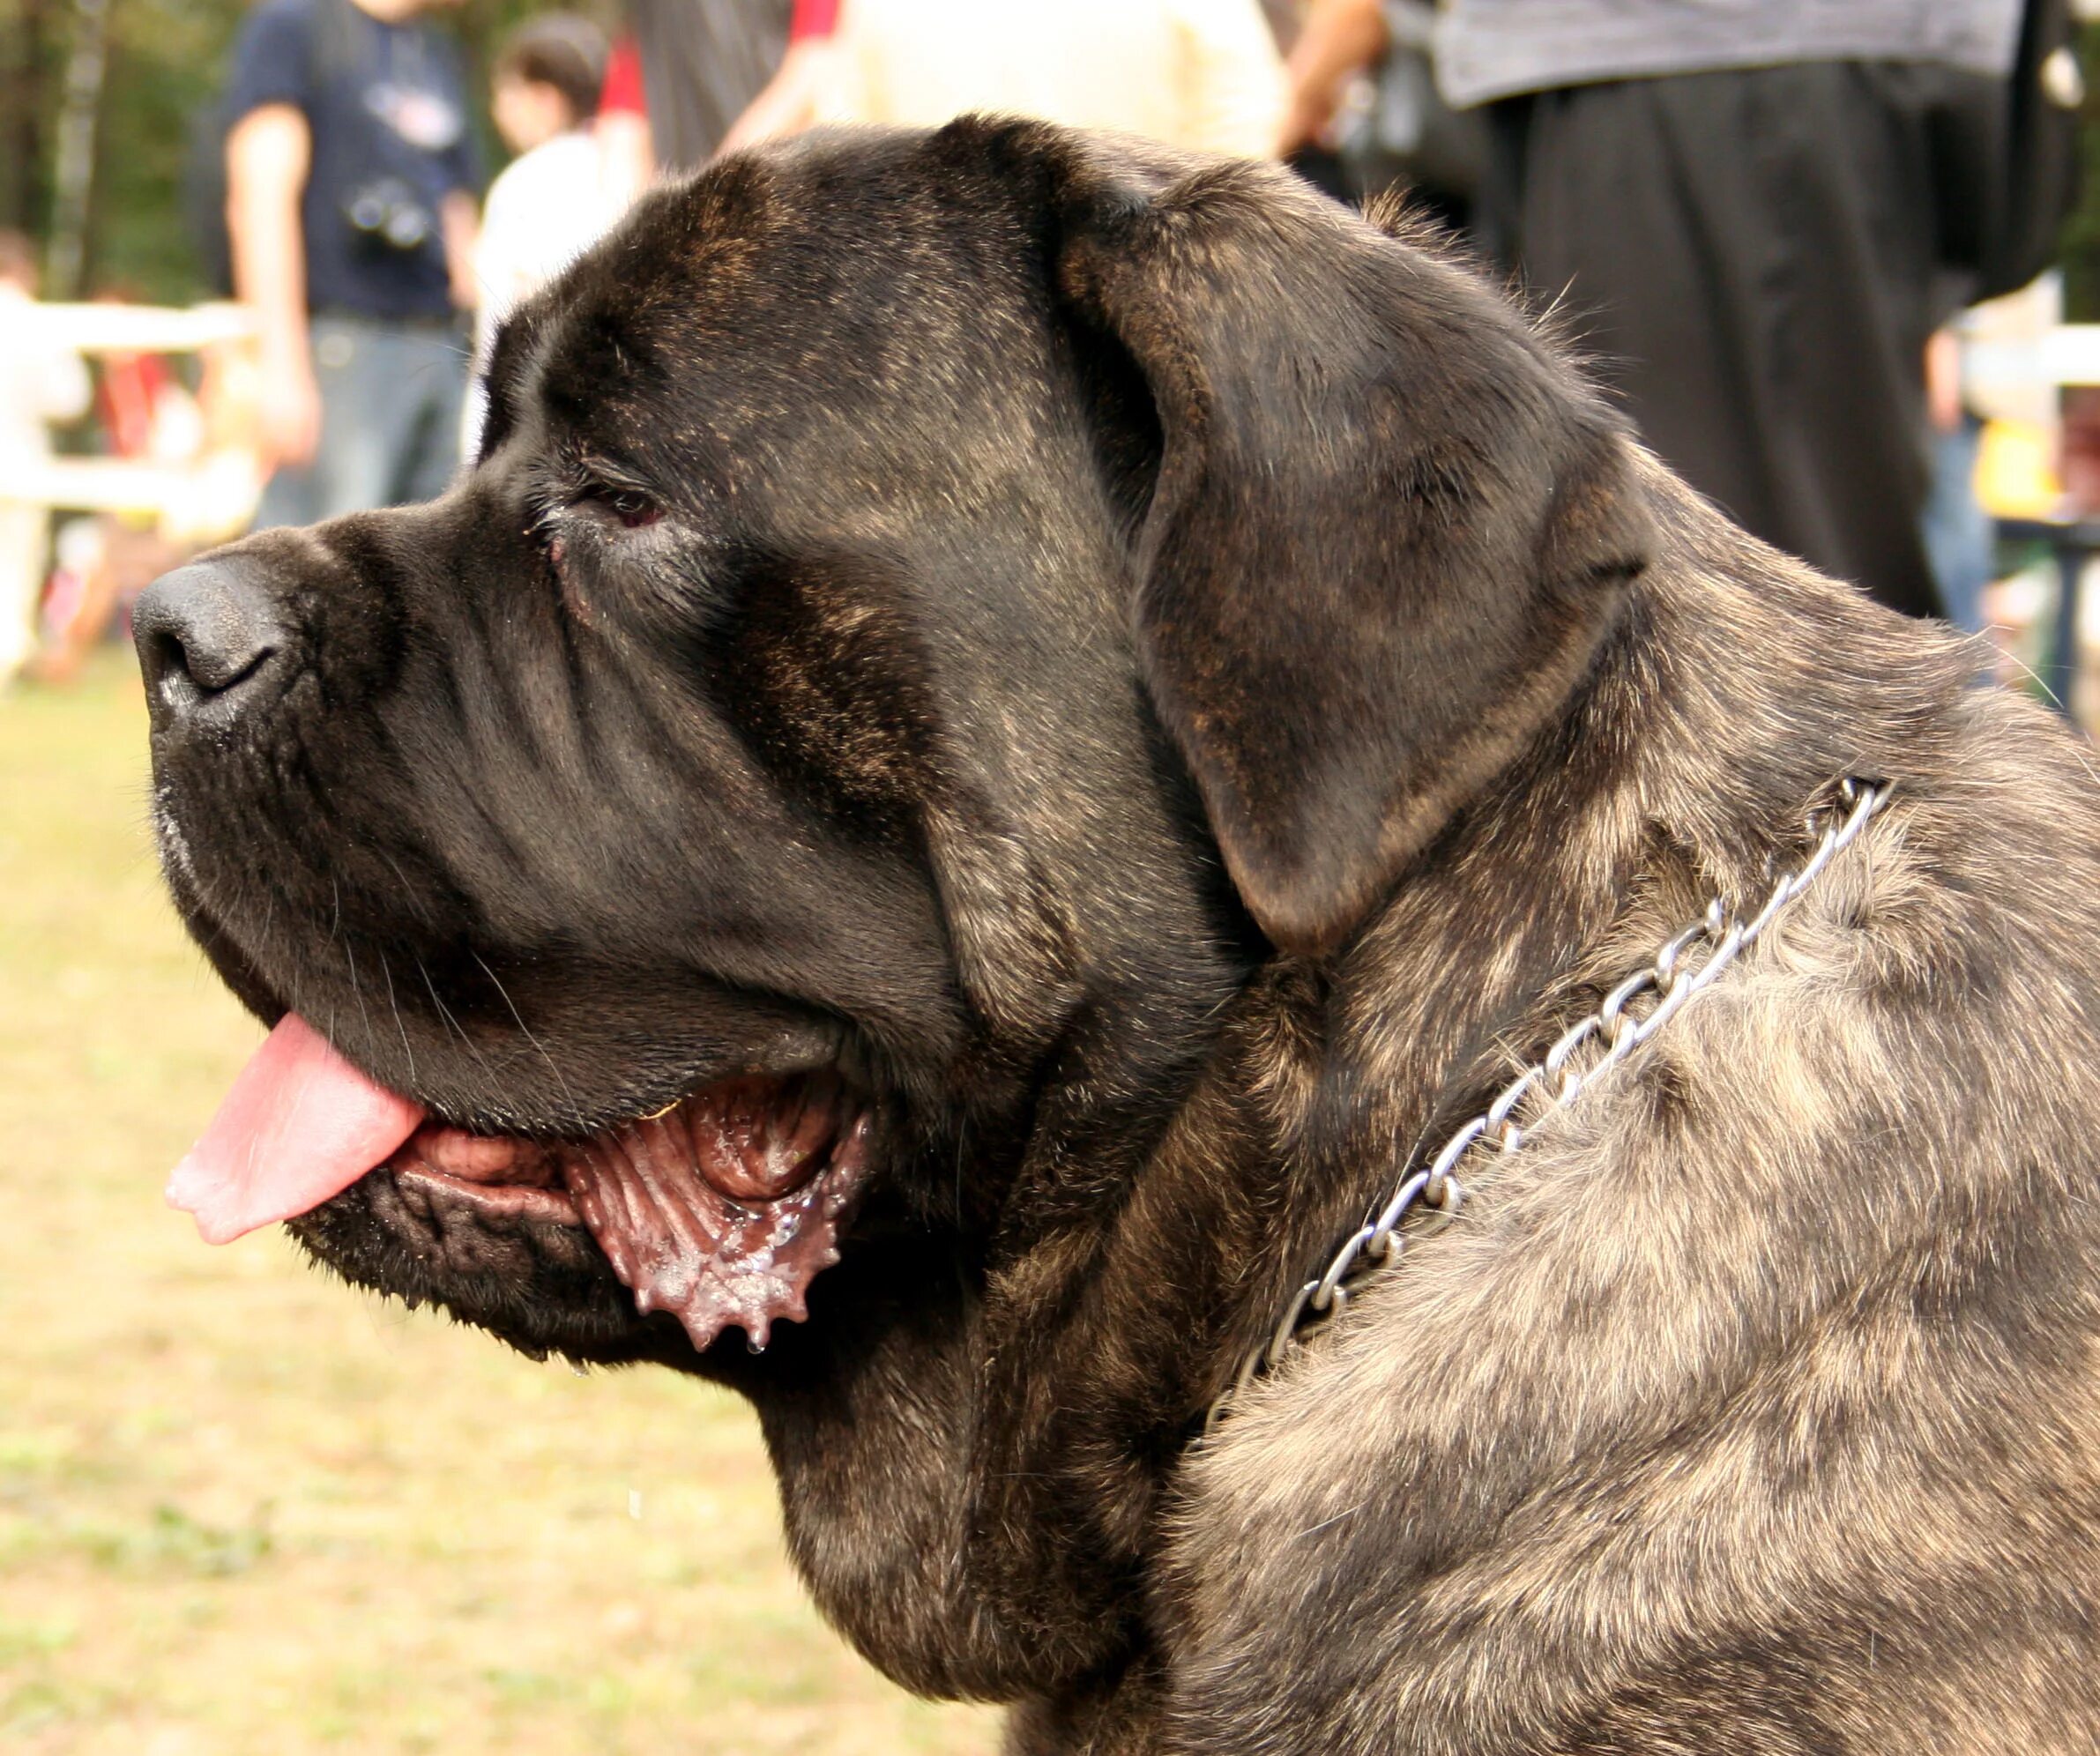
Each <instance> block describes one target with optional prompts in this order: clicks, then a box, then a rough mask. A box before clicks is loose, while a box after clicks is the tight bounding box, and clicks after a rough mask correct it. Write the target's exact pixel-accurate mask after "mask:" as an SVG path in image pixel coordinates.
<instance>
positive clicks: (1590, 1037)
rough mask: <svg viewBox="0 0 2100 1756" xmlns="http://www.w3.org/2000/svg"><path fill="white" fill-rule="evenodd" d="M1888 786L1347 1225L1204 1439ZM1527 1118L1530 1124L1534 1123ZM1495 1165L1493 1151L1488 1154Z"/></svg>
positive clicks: (1699, 925)
mask: <svg viewBox="0 0 2100 1756" xmlns="http://www.w3.org/2000/svg"><path fill="white" fill-rule="evenodd" d="M1891 791H1892V788H1891V786H1890V785H1889V784H1888V782H1886V781H1868V780H1861V779H1858V778H1846V779H1844V780H1843V781H1841V782H1840V783H1839V784H1838V788H1837V796H1838V800H1839V804H1840V806H1841V807H1843V811H1844V815H1843V818H1842V820H1839V821H1835V822H1834V821H1832V817H1833V815H1835V814H1834V813H1832V812H1831V811H1829V810H1828V809H1825V808H1816V809H1812V810H1811V811H1810V812H1809V814H1808V832H1809V834H1810V835H1811V836H1813V837H1815V848H1814V851H1813V852H1812V853H1810V855H1809V856H1808V858H1807V859H1806V860H1805V861H1803V862H1802V864H1801V866H1800V867H1798V869H1797V870H1795V871H1792V872H1789V873H1785V874H1782V875H1781V876H1780V877H1779V878H1778V879H1777V880H1776V882H1774V883H1773V886H1772V889H1771V891H1770V893H1769V895H1768V896H1767V897H1765V899H1764V903H1763V905H1762V906H1761V908H1759V910H1758V911H1757V912H1756V913H1755V914H1754V915H1752V916H1750V917H1749V918H1748V919H1740V918H1739V917H1738V916H1737V914H1736V913H1735V911H1733V910H1732V909H1731V907H1730V906H1729V904H1728V903H1727V902H1726V901H1725V900H1724V899H1723V898H1722V897H1715V898H1714V900H1713V901H1712V902H1710V903H1709V904H1707V906H1706V912H1705V914H1704V915H1702V917H1701V918H1700V919H1698V920H1696V921H1694V922H1693V923H1692V925H1691V926H1687V927H1686V928H1685V929H1684V931H1683V932H1681V933H1679V934H1675V935H1674V936H1673V937H1672V938H1670V939H1668V940H1666V941H1664V943H1663V945H1662V946H1661V947H1660V948H1659V949H1657V952H1656V955H1655V960H1654V962H1653V963H1651V964H1649V966H1648V967H1647V968H1646V969H1644V970H1641V971H1636V972H1635V974H1633V975H1630V976H1628V977H1627V978H1626V979H1625V980H1624V981H1622V982H1620V984H1619V986H1617V987H1615V988H1613V989H1612V991H1611V993H1607V994H1606V995H1605V998H1604V1001H1603V1002H1602V1004H1600V1005H1599V1006H1598V1007H1597V1010H1596V1011H1595V1012H1593V1013H1591V1014H1590V1016H1588V1017H1587V1018H1584V1019H1582V1021H1581V1022H1580V1023H1576V1024H1574V1025H1571V1026H1570V1027H1569V1028H1568V1030H1567V1031H1563V1032H1562V1033H1561V1034H1560V1037H1559V1038H1557V1039H1556V1040H1555V1042H1554V1043H1553V1046H1552V1047H1551V1048H1549V1049H1548V1050H1547V1051H1546V1052H1545V1058H1544V1059H1543V1060H1539V1061H1538V1062H1537V1063H1536V1064H1535V1065H1533V1066H1530V1067H1528V1068H1525V1069H1524V1070H1523V1072H1522V1073H1520V1074H1518V1075H1516V1077H1515V1079H1513V1080H1511V1081H1510V1082H1509V1083H1508V1084H1507V1085H1505V1086H1504V1087H1503V1088H1502V1089H1501V1091H1499V1092H1498V1093H1497V1094H1496V1095H1495V1098H1494V1099H1493V1102H1492V1103H1490V1104H1489V1105H1488V1106H1487V1107H1486V1110H1484V1111H1482V1112H1481V1113H1480V1114H1478V1116H1475V1117H1474V1118H1473V1119H1472V1120H1471V1121H1469V1122H1467V1123H1466V1124H1465V1125H1464V1126H1463V1127H1461V1128H1460V1129H1459V1130H1458V1131H1457V1132H1456V1134H1454V1135H1452V1136H1451V1137H1450V1139H1448V1141H1446V1142H1444V1144H1443V1146H1442V1148H1441V1150H1439V1151H1438V1153H1437V1154H1436V1156H1435V1157H1434V1158H1433V1159H1432V1160H1431V1161H1430V1163H1429V1164H1428V1167H1427V1168H1426V1170H1420V1171H1417V1172H1413V1173H1412V1174H1411V1175H1410V1176H1409V1177H1408V1179H1407V1180H1406V1181H1405V1182H1404V1183H1402V1184H1401V1185H1400V1187H1399V1188H1398V1189H1397V1190H1396V1191H1395V1192H1394V1194H1393V1197H1392V1199H1391V1200H1390V1201H1389V1202H1387V1203H1386V1204H1385V1206H1384V1207H1383V1208H1382V1209H1380V1211H1379V1213H1378V1215H1377V1217H1375V1218H1374V1219H1373V1220H1372V1221H1371V1222H1370V1224H1367V1225H1365V1226H1363V1227H1362V1228H1361V1229H1359V1231H1355V1232H1352V1234H1351V1235H1350V1237H1349V1238H1348V1239H1347V1240H1346V1241H1345V1242H1344V1244H1343V1245H1342V1246H1341V1248H1339V1249H1338V1250H1337V1251H1336V1252H1335V1254H1334V1256H1333V1257H1332V1259H1331V1260H1330V1261H1329V1262H1328V1264H1327V1267H1326V1269H1324V1270H1323V1271H1322V1273H1321V1274H1319V1275H1317V1276H1314V1278H1313V1279H1311V1280H1308V1281H1307V1282H1306V1283H1305V1284H1304V1285H1302V1286H1300V1287H1299V1289H1298V1291H1297V1292H1296V1293H1294V1294H1293V1295H1292V1298H1291V1300H1290V1302H1289V1303H1288V1304H1287V1305H1286V1306H1285V1307H1284V1312H1283V1315H1282V1317H1281V1319H1280V1320H1279V1321H1277V1326H1276V1328H1275V1329H1274V1330H1273V1331H1271V1333H1270V1336H1269V1338H1268V1339H1267V1340H1266V1341H1264V1342H1262V1343H1257V1344H1256V1345H1255V1347H1254V1348H1252V1349H1250V1350H1248V1352H1247V1357H1246V1358H1245V1359H1244V1360H1242V1361H1241V1362H1240V1370H1239V1373H1238V1374H1237V1375H1236V1376H1235V1377H1234V1379H1233V1380H1232V1387H1231V1388H1229V1389H1227V1390H1226V1391H1225V1394H1224V1395H1221V1396H1220V1397H1218V1400H1217V1401H1216V1402H1215V1403H1211V1405H1210V1411H1209V1413H1208V1414H1207V1415H1206V1416H1205V1417H1204V1420H1203V1432H1204V1434H1205V1436H1206V1437H1208V1436H1209V1434H1210V1432H1213V1431H1214V1430H1215V1429H1216V1427H1217V1425H1218V1422H1219V1421H1220V1420H1221V1419H1222V1418H1223V1417H1225V1413H1226V1412H1227V1411H1228V1410H1230V1409H1231V1407H1232V1402H1233V1399H1234V1398H1235V1397H1237V1396H1238V1395H1240V1393H1241V1392H1242V1391H1244V1390H1245V1389H1246V1388H1247V1386H1248V1385H1249V1384H1250V1383H1252V1382H1253V1381H1254V1380H1255V1379H1256V1378H1257V1377H1259V1376H1260V1375H1261V1374H1262V1373H1264V1372H1267V1371H1270V1370H1271V1369H1273V1368H1274V1367H1275V1366H1277V1365H1280V1364H1281V1363H1282V1361H1283V1360H1284V1359H1285V1358H1286V1357H1287V1356H1288V1355H1289V1354H1290V1352H1291V1351H1292V1349H1293V1348H1295V1347H1297V1346H1298V1345H1299V1344H1300V1343H1303V1342H1304V1341H1305V1340H1306V1338H1307V1336H1313V1335H1315V1334H1317V1333H1318V1332H1319V1331H1320V1330H1322V1329H1324V1328H1326V1327H1327V1326H1328V1325H1329V1324H1330V1323H1332V1322H1333V1321H1335V1320H1336V1319H1337V1318H1338V1317H1339V1316H1340V1315H1341V1314H1342V1313H1343V1312H1344V1311H1345V1310H1346V1309H1347V1308H1348V1306H1349V1300H1350V1298H1351V1296H1352V1294H1353V1293H1354V1292H1355V1291H1357V1290H1358V1289H1359V1287H1360V1286H1362V1284H1364V1283H1365V1282H1366V1280H1368V1279H1370V1278H1371V1276H1374V1275H1376V1274H1379V1273H1381V1272H1382V1271H1383V1270H1385V1269H1389V1268H1392V1267H1394V1266H1395V1265H1396V1263H1397V1262H1398V1261H1400V1259H1401V1256H1402V1255H1403V1254H1404V1252H1405V1251H1406V1249H1407V1248H1408V1246H1409V1244H1410V1242H1411V1239H1420V1238H1424V1237H1427V1236H1431V1235H1433V1234H1434V1231H1441V1230H1442V1229H1443V1228H1444V1227H1445V1226H1446V1225H1448V1224H1449V1223H1450V1222H1451V1221H1452V1220H1453V1219H1456V1217H1458V1212H1459V1209H1461V1208H1463V1206H1464V1205H1465V1186H1464V1184H1463V1183H1462V1182H1461V1181H1460V1180H1459V1178H1458V1174H1457V1173H1458V1166H1459V1164H1461V1162H1462V1161H1463V1160H1465V1159H1466V1158H1467V1157H1469V1156H1471V1155H1474V1154H1478V1155H1480V1156H1481V1157H1487V1156H1488V1155H1489V1154H1491V1153H1492V1155H1493V1157H1495V1158H1501V1157H1508V1155H1509V1154H1510V1153H1513V1152H1515V1150H1517V1148H1518V1147H1520V1146H1522V1145H1523V1142H1524V1140H1525V1138H1526V1136H1527V1135H1528V1134H1529V1133H1530V1129H1529V1128H1527V1127H1522V1126H1520V1125H1519V1124H1518V1122H1517V1121H1516V1120H1515V1112H1516V1106H1517V1105H1519V1104H1521V1103H1523V1100H1524V1099H1525V1098H1528V1097H1537V1098H1539V1099H1541V1100H1543V1103H1544V1105H1545V1112H1546V1113H1551V1112H1553V1111H1555V1110H1559V1109H1561V1108H1564V1107H1565V1106H1566V1105H1569V1104H1571V1103H1573V1102H1574V1101H1575V1098H1577V1097H1579V1096H1580V1095H1581V1094H1582V1092H1583V1091H1584V1090H1587V1089H1588V1088H1589V1087H1590V1085H1591V1084H1592V1083H1595V1081H1596V1080H1597V1077H1598V1076H1599V1075H1601V1074H1603V1073H1605V1072H1606V1071H1607V1070H1608V1069H1610V1068H1613V1067H1616V1066H1617V1065H1618V1064H1619V1063H1620V1061H1622V1060H1625V1059H1626V1058H1627V1056H1628V1055H1630V1054H1632V1053H1634V1051H1635V1050H1636V1049H1638V1048H1639V1047H1640V1046H1641V1045H1642V1044H1643V1043H1645V1042H1647V1041H1648V1040H1649V1038H1652V1037H1653V1036H1655V1034H1656V1033H1657V1031H1660V1030H1662V1028H1663V1027H1664V1025H1665V1024H1667V1023H1669V1022H1670V1021H1671V1020H1672V1018H1674V1017H1675V1016H1677V1015H1678V1014H1679V1012H1681V1011H1682V1010H1683V1009H1684V1008H1685V1007H1686V1006H1687V1004H1688V1003H1689V1002H1690V1001H1691V1000H1692V997H1693V996H1694V994H1697V993H1701V992H1702V991H1703V990H1704V989H1706V988H1707V987H1709V986H1711V985H1712V984H1713V983H1714V982H1715V981H1716V979H1717V978H1719V976H1720V974H1721V972H1722V971H1724V970H1725V969H1726V968H1727V967H1728V966H1729V965H1730V964H1732V963H1734V962H1735V960H1736V959H1737V958H1738V957H1739V956H1741V955H1742V954H1743V953H1744V952H1745V951H1746V950H1747V949H1749V948H1750V947H1751V946H1753V945H1754V944H1756V943H1757V941H1758V940H1759V938H1760V937H1761V936H1762V934H1763V933H1764V931H1765V929H1766V928H1767V927H1769V926H1771V924H1772V922H1773V921H1774V920H1775V919H1777V918H1778V916H1779V914H1780V912H1781V911H1782V910H1784V908H1785V907H1786V906H1787V904H1790V903H1791V902H1792V901H1793V900H1794V899H1795V898H1796V897H1798V896H1800V894H1801V893H1802V892H1803V891H1804V890H1806V889H1807V888H1808V887H1809V886H1810V885H1811V884H1813V882H1815V880H1816V878H1817V877H1818V876H1819V875H1820V874H1821V872H1822V870H1823V868H1824V867H1826V866H1828V865H1829V863H1830V862H1831V860H1832V859H1835V858H1836V856H1837V855H1838V854H1839V853H1840V852H1843V850H1844V849H1845V848H1846V847H1848V846H1850V845H1851V843H1852V842H1853V841H1855V840H1857V839H1858V836H1859V832H1860V831H1861V830H1864V829H1865V827H1866V825H1867V823H1868V822H1869V821H1870V820H1872V818H1873V816H1874V815H1875V813H1877V812H1878V811H1880V808H1881V807H1883V806H1884V805H1886V804H1887V803H1888V797H1889V793H1890V792H1891ZM1592 1042H1601V1043H1602V1044H1603V1045H1604V1053H1603V1054H1602V1055H1601V1056H1599V1057H1598V1058H1597V1060H1595V1061H1594V1062H1593V1063H1591V1064H1590V1066H1589V1067H1587V1068H1580V1069H1578V1068H1576V1067H1575V1066H1574V1065H1573V1061H1574V1058H1575V1054H1576V1053H1577V1052H1578V1051H1580V1050H1582V1049H1583V1048H1585V1047H1587V1046H1588V1045H1590V1043H1592ZM1533 1126H1536V1122H1534V1124H1533ZM1490 1162H1492V1160H1490ZM1424 1210H1426V1211H1427V1213H1428V1214H1429V1216H1430V1219H1431V1225H1430V1227H1429V1229H1427V1230H1424V1229H1422V1228H1420V1227H1417V1228H1416V1229H1415V1230H1414V1231H1412V1233H1411V1234H1405V1233H1403V1232H1402V1231H1401V1230H1400V1227H1401V1225H1402V1223H1403V1222H1404V1221H1405V1220H1407V1219H1408V1218H1409V1217H1411V1216H1413V1215H1416V1214H1418V1213H1420V1212H1422V1211H1424Z"/></svg>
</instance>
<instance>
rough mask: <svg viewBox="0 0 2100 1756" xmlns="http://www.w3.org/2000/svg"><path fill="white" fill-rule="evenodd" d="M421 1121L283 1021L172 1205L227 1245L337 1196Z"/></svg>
mask: <svg viewBox="0 0 2100 1756" xmlns="http://www.w3.org/2000/svg"><path fill="white" fill-rule="evenodd" d="M421 1120H423V1111H422V1108H421V1105H416V1104H412V1103H411V1102H409V1100H408V1099H407V1098H403V1097H400V1096H399V1095H398V1094H397V1093H395V1092H391V1091H389V1090H387V1089H386V1088H385V1087H384V1086H383V1085H376V1084H374V1083H372V1081H370V1080H369V1079H367V1078H366V1077H365V1075H363V1074H361V1073H360V1072H359V1071H358V1070H357V1069H356V1068H354V1067H352V1066H351V1065H350V1063H349V1062H348V1061H346V1060H344V1059H343V1058H342V1056H340V1055H339V1054H338V1053H336V1052H335V1051H334V1050H333V1049H332V1048H331V1047H330V1046H329V1045H328V1044H327V1043H326V1042H325V1041H324V1040H323V1038H322V1037H321V1035H320V1033H319V1032H318V1031H316V1030H315V1029H314V1028H313V1026H312V1025H310V1024H309V1023H307V1022H306V1020H305V1019H303V1018H302V1017H300V1016H299V1015H298V1014H297V1013H295V1012H287V1013H286V1014H285V1016H284V1017H283V1018H282V1019H281V1020H280V1021H279V1023H278V1027H277V1029H276V1030H274V1031H272V1032H271V1033H270V1035H269V1036H268V1038H265V1039H264V1044H263V1046H262V1047H261V1048H259V1049H257V1051H256V1053H255V1058H254V1059H253V1060H250V1061H249V1063H248V1065H247V1066H246V1067H244V1068H242V1069H241V1073H240V1076H239V1077H238V1078H236V1079H235V1081H234V1089H233V1090H231V1091H229V1092H227V1094H226V1101H225V1102H224V1103H222V1104H221V1105H220V1106H219V1113H218V1114H217V1115H215V1116H213V1117H212V1120H211V1123H210V1125H209V1126H208V1127H206V1128H205V1133H204V1138H203V1139H201V1140H200V1141H198V1142H197V1144H196V1145H195V1146H193V1147H191V1148H190V1153H189V1156H188V1157H186V1158H184V1159H183V1160H182V1163H181V1164H178V1165H176V1166H175V1174H174V1175H173V1176H171V1177H170V1178H169V1179H168V1205H169V1206H170V1207H176V1208H181V1209H183V1211H185V1212H187V1213H192V1214H195V1215H196V1216H197V1230H198V1231H200V1232H202V1233H203V1234H204V1239H205V1242H206V1243H207V1244H230V1243H232V1242H233V1240H234V1239H236V1238H238V1237H240V1236H241V1235H242V1232H245V1231H254V1230H255V1229H256V1228H257V1226H258V1225H268V1224H272V1222H274V1221H276V1220H280V1219H290V1218H292V1217H294V1215H296V1214H302V1213H305V1212H306V1211H307V1210H308V1209H311V1208H316V1207H318V1206H320V1204H321V1203H322V1202H324V1201H326V1200H327V1199H328V1198H329V1197H330V1196H331V1195H336V1194H341V1193H342V1192H343V1191H344V1190H345V1189H346V1188H348V1187H350V1185H351V1184H353V1183H354V1182H355V1181H356V1180H357V1179H359V1178H360V1177H361V1176H363V1175H364V1174H365V1172H368V1171H369V1170H370V1169H371V1168H372V1167H373V1166H374V1165H376V1164H384V1162H385V1161H386V1160H387V1159H388V1158H389V1157H391V1156H392V1155H393V1153H394V1151H395V1150H396V1149H397V1148H398V1147H399V1145H400V1144H401V1142H403V1141H405V1140H406V1139H407V1138H408V1136H409V1135H412V1134H413V1133H414V1132H415V1130H416V1126H417V1124H418V1123H420V1122H421Z"/></svg>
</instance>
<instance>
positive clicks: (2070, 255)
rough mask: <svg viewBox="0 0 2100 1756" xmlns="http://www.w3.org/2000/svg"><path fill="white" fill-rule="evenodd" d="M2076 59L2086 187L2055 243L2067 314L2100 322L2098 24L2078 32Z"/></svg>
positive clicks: (2080, 320)
mask: <svg viewBox="0 0 2100 1756" xmlns="http://www.w3.org/2000/svg"><path fill="white" fill-rule="evenodd" d="M2078 60H2079V64H2080V65H2081V67H2083V68H2084V69H2085V79H2086V93H2085V113H2084V116H2083V118H2082V120H2083V123H2084V135H2085V138H2084V141H2083V148H2082V153H2083V160H2084V164H2083V170H2084V175H2085V182H2084V187H2083V188H2082V189H2081V190H2080V191H2079V201H2078V210H2077V212H2074V214H2072V216H2071V218H2070V220H2069V222H2068V223H2067V224H2066V226H2065V227H2064V234H2063V237H2062V239H2061V241H2060V242H2059V244H2058V246H2057V249H2058V258H2059V261H2061V263H2062V264H2063V267H2064V315H2065V316H2066V318H2067V319H2068V320H2069V321H2070V322H2072V323H2078V324H2089V323H2100V25H2084V26H2080V28H2079V33H2078Z"/></svg>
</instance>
